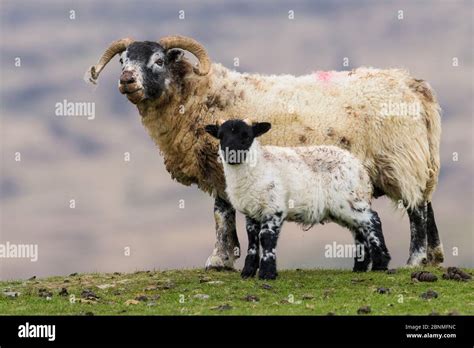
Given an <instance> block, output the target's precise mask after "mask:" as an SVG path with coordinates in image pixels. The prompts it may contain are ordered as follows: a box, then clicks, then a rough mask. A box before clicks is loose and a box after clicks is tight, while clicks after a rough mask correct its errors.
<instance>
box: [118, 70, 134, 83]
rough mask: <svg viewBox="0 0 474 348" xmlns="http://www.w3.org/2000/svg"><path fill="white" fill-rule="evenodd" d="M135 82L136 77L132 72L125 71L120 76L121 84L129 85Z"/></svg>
mask: <svg viewBox="0 0 474 348" xmlns="http://www.w3.org/2000/svg"><path fill="white" fill-rule="evenodd" d="M134 82H135V77H133V73H132V72H131V71H124V72H123V73H122V75H121V76H120V84H122V85H127V84H130V83H134Z"/></svg>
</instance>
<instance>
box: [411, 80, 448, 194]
mask: <svg viewBox="0 0 474 348" xmlns="http://www.w3.org/2000/svg"><path fill="white" fill-rule="evenodd" d="M410 88H411V89H412V90H413V91H415V92H416V93H417V94H418V95H419V96H420V100H421V103H422V108H421V109H422V110H423V114H422V117H423V118H424V120H425V123H426V134H427V137H428V146H429V151H430V163H429V168H428V170H429V179H428V182H427V183H426V189H425V191H424V192H423V198H424V200H425V201H428V202H430V201H431V197H432V195H433V192H434V191H435V189H436V186H437V184H438V176H439V170H440V159H439V143H440V138H441V108H440V106H439V104H438V101H437V99H436V95H435V93H434V91H433V89H432V88H431V86H430V85H429V84H428V83H427V82H426V81H423V80H417V79H413V80H412V81H411V83H410Z"/></svg>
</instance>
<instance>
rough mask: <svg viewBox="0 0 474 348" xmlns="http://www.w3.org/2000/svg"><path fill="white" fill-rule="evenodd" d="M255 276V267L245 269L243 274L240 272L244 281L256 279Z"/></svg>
mask: <svg viewBox="0 0 474 348" xmlns="http://www.w3.org/2000/svg"><path fill="white" fill-rule="evenodd" d="M255 274H257V268H255V267H249V268H246V267H244V269H242V272H240V276H241V277H242V278H243V279H247V278H253V277H255Z"/></svg>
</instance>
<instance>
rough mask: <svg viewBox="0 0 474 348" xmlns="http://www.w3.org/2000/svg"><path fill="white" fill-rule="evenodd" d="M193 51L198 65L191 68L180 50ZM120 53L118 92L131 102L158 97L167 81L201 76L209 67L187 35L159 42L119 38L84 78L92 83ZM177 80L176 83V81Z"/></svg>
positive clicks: (207, 59) (195, 43)
mask: <svg viewBox="0 0 474 348" xmlns="http://www.w3.org/2000/svg"><path fill="white" fill-rule="evenodd" d="M183 50H187V51H189V52H191V53H192V54H194V55H195V56H196V57H197V58H198V60H199V66H198V67H194V68H191V65H190V63H189V62H187V61H186V60H184V59H183V55H184V51H183ZM117 54H118V55H120V64H121V65H122V74H121V75H120V79H119V91H120V93H122V94H125V95H126V96H127V98H128V99H129V100H130V101H131V102H132V103H134V104H137V103H139V102H141V101H143V100H146V99H156V98H159V97H160V96H161V95H162V94H163V93H164V92H166V91H167V90H168V89H169V88H170V84H171V83H176V82H178V81H176V80H178V79H180V78H184V75H186V74H187V73H192V71H194V73H195V74H197V75H200V76H203V75H207V74H208V73H209V70H210V60H209V57H208V55H207V53H206V50H205V49H204V47H202V46H201V44H199V43H198V42H196V41H195V40H193V39H191V38H187V37H182V36H169V37H165V38H163V39H161V40H160V41H159V42H152V41H133V40H132V39H122V40H118V41H115V42H113V43H112V44H111V45H110V46H109V47H108V48H107V49H106V50H105V52H104V54H103V55H102V57H101V58H100V59H99V62H98V63H97V64H96V65H95V66H92V67H91V68H90V69H89V71H88V80H89V81H91V82H92V83H96V80H97V78H98V77H99V74H100V72H101V71H102V69H103V68H104V67H105V65H107V63H108V62H109V61H110V60H111V59H112V58H113V57H114V56H115V55H117ZM178 83H179V82H178Z"/></svg>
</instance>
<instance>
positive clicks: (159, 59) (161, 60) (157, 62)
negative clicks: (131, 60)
mask: <svg viewBox="0 0 474 348" xmlns="http://www.w3.org/2000/svg"><path fill="white" fill-rule="evenodd" d="M155 63H156V64H158V66H163V59H161V58H158V59H157V60H156V62H155Z"/></svg>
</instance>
